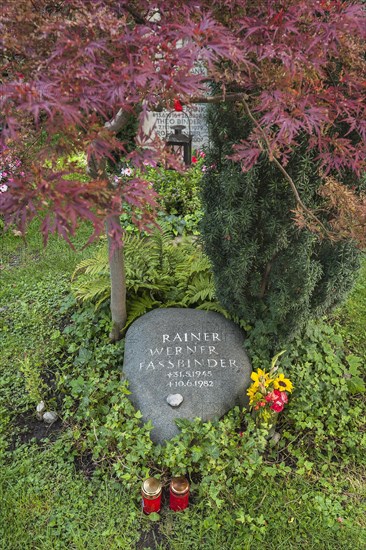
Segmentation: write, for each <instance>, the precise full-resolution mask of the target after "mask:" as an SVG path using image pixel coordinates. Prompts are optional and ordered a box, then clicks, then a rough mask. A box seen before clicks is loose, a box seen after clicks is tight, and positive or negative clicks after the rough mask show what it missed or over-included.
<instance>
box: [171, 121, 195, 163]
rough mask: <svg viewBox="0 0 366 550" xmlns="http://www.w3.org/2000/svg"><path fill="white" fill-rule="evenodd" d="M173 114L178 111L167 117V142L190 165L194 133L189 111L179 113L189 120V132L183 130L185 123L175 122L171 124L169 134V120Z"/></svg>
mask: <svg viewBox="0 0 366 550" xmlns="http://www.w3.org/2000/svg"><path fill="white" fill-rule="evenodd" d="M172 115H177V113H176V111H172V112H171V113H169V114H168V116H167V117H166V119H165V142H166V144H167V145H168V147H170V148H171V149H172V151H174V152H175V153H177V154H179V155H180V157H181V158H182V159H183V162H184V164H185V165H186V166H189V165H190V164H191V162H192V134H191V122H190V120H189V116H188V115H187V113H183V112H181V113H179V116H180V117H185V118H186V119H187V121H188V134H187V133H184V132H183V130H184V129H185V128H186V126H185V125H184V124H174V125H171V126H169V132H171V131H172V130H173V132H172V133H169V135H168V121H169V119H170V118H171V116H172Z"/></svg>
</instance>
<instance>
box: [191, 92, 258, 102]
mask: <svg viewBox="0 0 366 550" xmlns="http://www.w3.org/2000/svg"><path fill="white" fill-rule="evenodd" d="M246 99H249V96H248V95H247V94H246V93H244V92H234V93H230V94H220V95H212V96H193V97H191V98H190V99H189V103H221V102H222V101H245V100H246Z"/></svg>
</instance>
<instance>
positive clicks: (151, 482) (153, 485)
mask: <svg viewBox="0 0 366 550" xmlns="http://www.w3.org/2000/svg"><path fill="white" fill-rule="evenodd" d="M161 492H162V484H161V482H160V481H159V480H158V479H156V478H155V477H149V478H148V479H145V481H144V482H143V484H142V490H141V494H142V510H143V512H144V513H145V514H151V513H152V512H160V508H161Z"/></svg>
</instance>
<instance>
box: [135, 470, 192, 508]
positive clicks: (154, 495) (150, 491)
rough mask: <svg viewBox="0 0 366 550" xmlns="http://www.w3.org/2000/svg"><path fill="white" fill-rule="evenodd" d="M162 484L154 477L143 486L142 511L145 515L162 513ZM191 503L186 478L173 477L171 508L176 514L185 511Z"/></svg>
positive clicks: (170, 492)
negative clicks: (189, 502)
mask: <svg viewBox="0 0 366 550" xmlns="http://www.w3.org/2000/svg"><path fill="white" fill-rule="evenodd" d="M162 489H163V486H162V483H161V481H159V480H158V479H156V478H154V477H149V478H148V479H145V481H144V482H143V484H142V491H141V492H142V509H143V511H144V513H145V514H151V513H152V512H160V508H161V495H162ZM188 501H189V483H188V481H187V480H186V478H185V477H183V476H181V477H173V479H172V480H171V483H170V487H169V508H170V509H171V510H173V511H174V512H179V511H180V510H184V509H185V508H187V506H188Z"/></svg>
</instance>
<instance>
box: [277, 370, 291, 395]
mask: <svg viewBox="0 0 366 550" xmlns="http://www.w3.org/2000/svg"><path fill="white" fill-rule="evenodd" d="M273 385H274V387H275V389H276V390H280V391H288V392H290V393H291V392H292V390H293V389H294V386H293V384H292V382H291V381H290V380H289V379H288V378H285V375H284V374H282V373H281V374H280V375H279V376H278V377H277V378H276V379H275V380H274V382H273Z"/></svg>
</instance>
